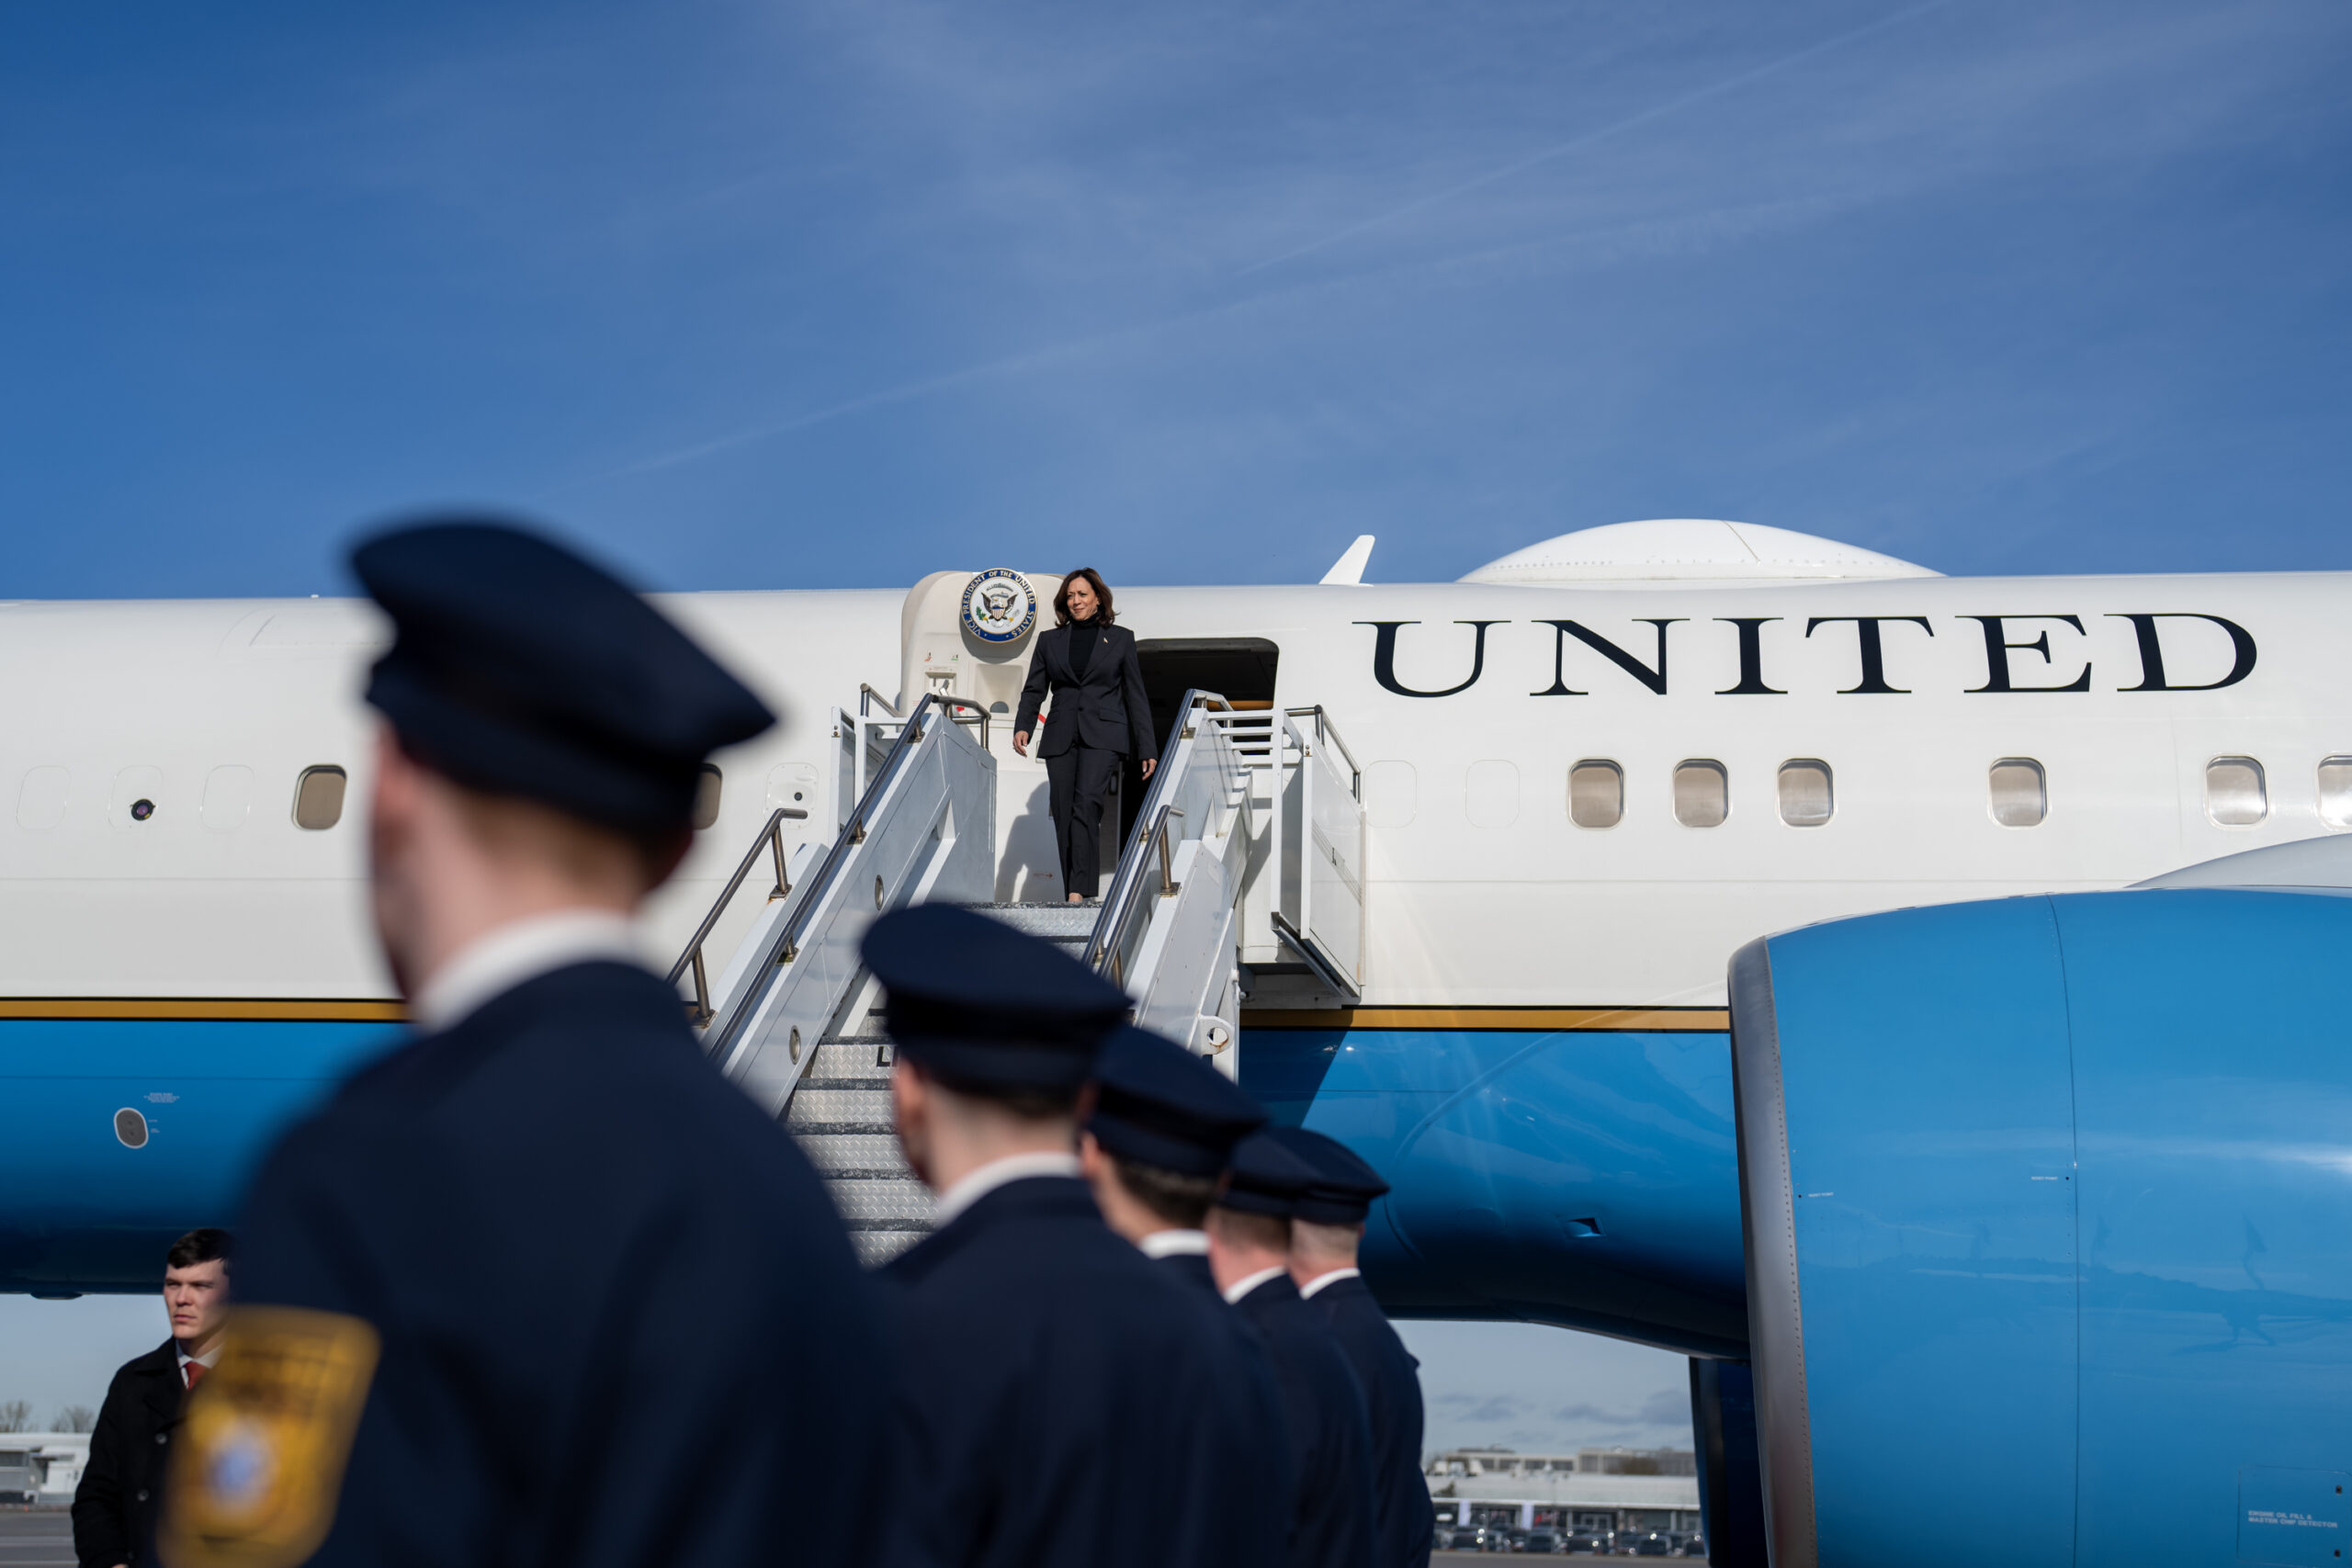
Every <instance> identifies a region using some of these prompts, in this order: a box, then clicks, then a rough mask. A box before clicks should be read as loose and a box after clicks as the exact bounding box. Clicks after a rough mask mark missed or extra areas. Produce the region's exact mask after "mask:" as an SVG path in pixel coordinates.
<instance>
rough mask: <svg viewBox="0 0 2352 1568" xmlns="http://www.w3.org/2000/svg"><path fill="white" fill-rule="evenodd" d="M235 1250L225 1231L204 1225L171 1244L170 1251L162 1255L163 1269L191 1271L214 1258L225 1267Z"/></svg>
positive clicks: (214, 1226)
mask: <svg viewBox="0 0 2352 1568" xmlns="http://www.w3.org/2000/svg"><path fill="white" fill-rule="evenodd" d="M235 1250H236V1247H235V1244H234V1242H233V1241H232V1239H231V1237H230V1235H229V1233H228V1232H227V1231H224V1230H222V1229H220V1227H219V1226H218V1225H206V1226H205V1227H204V1228H203V1229H201V1230H193V1231H190V1232H188V1233H187V1235H184V1236H182V1237H180V1238H179V1240H177V1241H175V1242H174V1243H172V1249H171V1250H170V1251H169V1252H166V1253H165V1254H164V1268H166V1269H193V1268H195V1267H196V1266H197V1265H198V1264H199V1263H209V1262H211V1261H212V1260H213V1259H214V1258H219V1259H220V1262H221V1263H222V1264H223V1265H224V1266H225V1265H226V1264H227V1263H228V1261H229V1254H230V1253H232V1252H233V1251H235Z"/></svg>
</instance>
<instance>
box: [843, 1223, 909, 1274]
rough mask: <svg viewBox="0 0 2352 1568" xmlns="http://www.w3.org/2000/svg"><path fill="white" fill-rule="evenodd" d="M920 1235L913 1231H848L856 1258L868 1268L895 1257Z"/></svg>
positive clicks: (880, 1264)
mask: <svg viewBox="0 0 2352 1568" xmlns="http://www.w3.org/2000/svg"><path fill="white" fill-rule="evenodd" d="M921 1240H922V1235H921V1234H920V1233H918V1232H915V1231H865V1230H856V1229H853V1230H851V1232H850V1233H849V1242H850V1246H851V1247H853V1248H854V1249H855V1251H856V1253H857V1260H858V1261H859V1262H860V1263H863V1264H864V1265H865V1267H867V1268H868V1269H879V1268H881V1267H882V1265H884V1264H885V1263H888V1262H889V1261H890V1259H892V1258H896V1257H898V1256H899V1254H900V1253H901V1252H904V1251H906V1250H907V1248H909V1247H912V1246H913V1245H914V1244H915V1243H917V1242H919V1241H921Z"/></svg>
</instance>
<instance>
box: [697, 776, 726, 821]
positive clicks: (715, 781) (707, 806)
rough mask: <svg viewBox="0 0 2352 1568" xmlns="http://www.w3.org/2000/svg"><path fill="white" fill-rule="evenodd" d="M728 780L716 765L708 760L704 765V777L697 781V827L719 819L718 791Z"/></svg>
mask: <svg viewBox="0 0 2352 1568" xmlns="http://www.w3.org/2000/svg"><path fill="white" fill-rule="evenodd" d="M726 782H727V781H726V780H725V779H724V778H722V777H720V775H719V772H718V769H717V768H716V767H713V766H712V765H711V764H710V763H708V762H705V763H704V764H703V765H702V777H701V778H699V779H697V780H695V828H696V829H704V828H707V827H709V826H710V825H711V824H712V823H713V822H716V821H718V792H719V791H720V790H721V789H722V788H724V787H725V786H726Z"/></svg>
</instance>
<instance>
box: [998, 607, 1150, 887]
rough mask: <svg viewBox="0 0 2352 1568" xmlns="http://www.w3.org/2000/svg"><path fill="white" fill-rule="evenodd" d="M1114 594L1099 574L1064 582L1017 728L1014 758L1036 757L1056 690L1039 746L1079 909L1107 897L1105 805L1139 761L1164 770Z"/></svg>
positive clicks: (1040, 642)
mask: <svg viewBox="0 0 2352 1568" xmlns="http://www.w3.org/2000/svg"><path fill="white" fill-rule="evenodd" d="M1114 618H1115V617H1114V615H1112V612H1111V587H1110V584H1108V583H1106V582H1104V581H1103V575H1102V573H1100V572H1098V571H1096V570H1094V569H1093V568H1092V567H1091V566H1082V567H1080V568H1079V569H1078V570H1076V571H1073V572H1071V573H1070V574H1069V576H1068V577H1066V578H1064V579H1063V580H1062V589H1061V592H1058V593H1057V594H1055V595H1054V621H1055V624H1054V628H1053V629H1052V630H1051V631H1048V632H1043V633H1040V634H1039V636H1038V637H1037V646H1036V649H1035V651H1034V652H1032V653H1031V654H1030V656H1029V681H1028V683H1027V684H1026V685H1024V686H1023V687H1022V688H1021V712H1020V713H1019V715H1017V716H1015V717H1014V719H1013V721H1012V749H1013V750H1015V751H1017V752H1019V753H1020V754H1021V755H1022V756H1023V757H1026V756H1027V755H1028V754H1029V736H1030V732H1031V731H1032V730H1034V729H1035V728H1036V725H1037V710H1038V708H1039V707H1041V706H1043V705H1044V704H1045V701H1046V692H1047V690H1048V688H1050V689H1051V691H1052V693H1053V698H1054V705H1053V710H1052V711H1051V712H1050V713H1048V714H1047V715H1046V733H1045V736H1044V738H1043V739H1041V740H1039V742H1038V743H1037V755H1038V756H1040V757H1042V758H1044V759H1045V762H1046V783H1047V785H1048V789H1047V800H1048V804H1049V806H1050V807H1051V809H1052V811H1053V814H1054V837H1055V839H1056V840H1057V841H1058V842H1059V844H1060V846H1061V857H1062V886H1063V887H1064V888H1066V889H1067V890H1068V891H1069V901H1070V902H1071V903H1073V904H1076V903H1079V902H1080V901H1082V900H1084V899H1087V898H1091V897H1094V896H1095V895H1096V894H1097V893H1098V892H1099V891H1101V884H1102V870H1101V867H1100V865H1099V864H1098V862H1099V861H1100V859H1101V856H1100V855H1099V854H1098V852H1097V851H1096V845H1098V844H1099V843H1101V841H1102V832H1103V797H1104V796H1105V795H1108V794H1109V793H1110V789H1111V781H1112V780H1113V779H1115V778H1117V777H1118V776H1119V773H1120V772H1121V771H1122V769H1123V768H1124V767H1125V763H1126V760H1127V759H1128V758H1129V757H1140V758H1141V759H1143V776H1144V777H1145V778H1149V777H1151V771H1152V769H1153V768H1155V767H1157V766H1158V765H1159V745H1158V744H1157V743H1156V742H1155V741H1154V740H1153V739H1152V734H1151V703H1150V701H1149V700H1148V698H1146V697H1145V695H1144V691H1143V666H1142V665H1140V664H1138V663H1136V634H1135V633H1133V632H1131V631H1129V630H1127V629H1126V628H1125V626H1114V625H1113V624H1112V623H1113V621H1114Z"/></svg>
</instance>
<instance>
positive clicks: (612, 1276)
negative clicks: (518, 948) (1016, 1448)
mask: <svg viewBox="0 0 2352 1568" xmlns="http://www.w3.org/2000/svg"><path fill="white" fill-rule="evenodd" d="M240 1229H241V1231H242V1233H243V1234H242V1235H240V1237H239V1251H238V1255H237V1294H238V1298H239V1300H240V1301H243V1302H262V1303H280V1304H285V1305H291V1306H302V1307H312V1308H318V1309H321V1310H324V1311H328V1312H334V1313H341V1314H349V1315H353V1316H357V1317H361V1318H364V1319H366V1320H367V1321H368V1322H369V1323H371V1324H373V1325H375V1326H376V1328H377V1330H378V1332H379V1334H380V1336H381V1337H382V1354H381V1359H380V1361H379V1364H378V1366H377V1369H376V1374H375V1380H374V1382H373V1384H372V1387H371V1389H370V1392H369V1393H368V1402H367V1406H366V1411H365V1414H364V1416H363V1417H362V1419H361V1421H360V1426H359V1430H358V1435H357V1438H356V1441H355V1443H354V1445H353V1448H352V1453H351V1461H350V1468H349V1470H348V1472H347V1473H346V1476H345V1482H344V1486H343V1493H342V1502H341V1506H340V1508H339V1511H338V1512H337V1515H336V1517H335V1520H334V1529H333V1532H332V1534H331V1535H330V1536H329V1537H328V1539H327V1542H326V1545H325V1547H324V1548H323V1549H322V1551H320V1552H319V1554H318V1556H317V1557H316V1558H315V1559H313V1561H314V1562H317V1563H322V1564H333V1565H342V1564H376V1563H381V1564H385V1565H386V1568H417V1565H418V1564H422V1563H433V1564H435V1568H474V1565H480V1568H605V1565H615V1568H617V1565H620V1564H638V1563H657V1562H658V1563H665V1564H668V1563H686V1564H697V1565H699V1564H711V1565H714V1568H716V1565H718V1564H727V1565H729V1568H733V1565H736V1564H741V1563H751V1562H776V1561H785V1560H790V1561H793V1562H816V1563H827V1564H832V1563H847V1562H854V1561H865V1559H866V1558H867V1557H868V1556H869V1555H870V1552H869V1550H868V1548H867V1546H866V1545H865V1540H866V1538H867V1536H868V1534H869V1523H870V1521H871V1519H872V1518H874V1517H876V1515H877V1514H878V1513H879V1512H880V1511H882V1510H883V1509H884V1508H885V1507H886V1506H887V1502H886V1499H887V1497H888V1481H887V1477H886V1476H885V1475H884V1473H883V1472H882V1463H883V1461H884V1460H885V1459H886V1457H887V1453H888V1423H887V1419H886V1417H885V1413H884V1408H883V1406H884V1391H885V1390H886V1389H887V1388H888V1382H889V1374H888V1369H887V1366H886V1360H885V1358H886V1347H887V1345H888V1327H887V1325H886V1324H885V1323H884V1322H882V1321H880V1320H878V1319H877V1317H876V1297H877V1294H878V1292H875V1291H874V1289H873V1287H872V1286H871V1285H870V1284H869V1283H868V1281H867V1280H866V1278H865V1276H864V1275H863V1274H862V1273H861V1271H860V1270H859V1269H858V1267H857V1265H856V1262H855V1260H854V1258H853V1257H852V1255H851V1252H850V1247H849V1243H848V1240H847V1238H846V1236H845V1235H843V1233H842V1225H841V1222H840V1220H839V1218H838V1217H837V1216H836V1214H835V1213H834V1210H833V1206H832V1204H831V1201H830V1200H829V1199H828V1198H827V1197H826V1195H825V1192H824V1190H823V1188H822V1187H821V1186H820V1184H819V1182H818V1179H817V1177H816V1174H815V1173H814V1172H813V1171H812V1170H811V1169H810V1168H809V1163H808V1161H807V1160H806V1159H804V1158H803V1157H802V1156H801V1154H800V1152H799V1149H798V1148H797V1146H796V1145H794V1144H793V1142H792V1140H791V1138H790V1137H789V1136H788V1135H787V1134H786V1133H785V1132H784V1131H783V1130H782V1129H781V1128H780V1127H778V1126H777V1125H776V1124H775V1122H772V1121H770V1120H769V1119H768V1118H767V1117H766V1116H764V1115H763V1114H761V1112H760V1111H758V1109H757V1108H755V1107H754V1106H753V1105H752V1102H751V1100H748V1099H746V1098H745V1097H744V1096H743V1095H742V1094H741V1092H740V1091H739V1090H737V1089H735V1088H734V1087H733V1086H732V1085H730V1084H729V1083H727V1082H726V1081H725V1080H724V1079H722V1078H721V1077H719V1076H718V1073H717V1072H716V1071H714V1070H713V1069H712V1067H711V1066H710V1065H709V1064H708V1063H707V1061H706V1060H705V1059H704V1057H703V1055H702V1054H701V1051H700V1049H699V1048H698V1047H697V1045H696V1044H695V1040H694V1038H693V1036H692V1034H691V1033H690V1032H688V1030H687V1028H686V1026H685V1022H684V1017H683V1015H682V1012H681V1010H680V1008H679V1005H678V1000H677V998H676V997H675V996H674V995H673V993H672V992H671V990H670V988H669V987H666V986H664V985H663V984H662V982H661V981H660V980H658V979H656V978H655V977H654V976H650V975H649V974H646V973H645V972H643V971H642V970H639V969H635V968H632V967H629V966H628V965H625V964H610V963H594V964H575V965H572V966H571V967H568V968H564V969H560V970H557V971H555V972H553V973H551V974H548V975H544V976H539V977H537V979H533V980H529V981H526V982H525V983H524V984H522V985H520V986H517V987H515V988H514V989H512V990H510V991H508V992H507V993H506V994H504V995H503V996H501V997H499V998H495V999H493V1000H492V1001H491V1002H489V1003H487V1004H485V1005H484V1006H483V1007H482V1008H481V1009H480V1010H477V1011H476V1012H475V1013H474V1014H473V1015H472V1016H470V1017H469V1018H467V1019H466V1020H464V1021H461V1022H460V1023H458V1025H457V1026H456V1027H455V1028H454V1029H451V1030H449V1031H448V1032H446V1033H442V1034H437V1035H430V1036H427V1037H425V1038H424V1039H421V1040H419V1041H417V1042H415V1043H413V1044H411V1045H409V1046H407V1047H406V1048H404V1049H402V1050H401V1051H398V1052H396V1053H395V1054H393V1055H391V1056H390V1057H388V1058H386V1059H385V1060H384V1061H382V1062H380V1063H379V1064H377V1065H375V1066H372V1067H370V1068H368V1069H367V1070H365V1071H363V1072H362V1073H361V1074H360V1075H359V1076H358V1077H355V1078H354V1079H353V1080H352V1081H351V1082H350V1083H348V1084H347V1085H346V1086H345V1088H344V1089H343V1090H342V1092H341V1094H340V1095H339V1096H338V1097H337V1098H336V1099H335V1100H334V1102H333V1103H332V1104H331V1105H329V1106H328V1108H327V1109H326V1110H325V1111H322V1113H321V1114H319V1115H318V1116H316V1117H314V1118H312V1119H311V1121H309V1122H306V1123H304V1124H302V1125H301V1126H300V1127H298V1128H297V1129H296V1130H295V1131H294V1132H293V1133H292V1134H290V1135H289V1136H288V1138H287V1139H286V1140H285V1142H284V1143H282V1144H281V1145H279V1146H278V1148H277V1151H276V1152H275V1153H274V1154H273V1155H272V1156H270V1158H269V1160H268V1163H267V1164H266V1167H265V1168H264V1169H263V1172H262V1174H261V1177H260V1179H259V1180H258V1182H257V1184H256V1185H255V1187H254V1191H253V1195H252V1197H251V1199H250V1200H249V1202H248V1208H247V1213H246V1214H245V1217H244V1220H243V1224H242V1225H241V1226H240Z"/></svg>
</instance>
